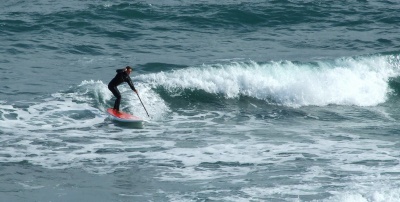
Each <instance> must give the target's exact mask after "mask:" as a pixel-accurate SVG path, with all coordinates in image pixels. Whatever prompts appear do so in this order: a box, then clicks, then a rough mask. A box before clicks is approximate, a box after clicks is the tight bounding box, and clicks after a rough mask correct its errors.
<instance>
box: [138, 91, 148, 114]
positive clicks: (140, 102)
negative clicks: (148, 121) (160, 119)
mask: <svg viewBox="0 0 400 202" xmlns="http://www.w3.org/2000/svg"><path fill="white" fill-rule="evenodd" d="M136 95H137V97H138V98H139V100H140V103H142V106H143V108H144V110H145V111H146V114H147V116H148V117H150V116H149V113H148V112H147V109H146V107H144V104H143V102H142V99H140V96H139V93H137V92H136Z"/></svg>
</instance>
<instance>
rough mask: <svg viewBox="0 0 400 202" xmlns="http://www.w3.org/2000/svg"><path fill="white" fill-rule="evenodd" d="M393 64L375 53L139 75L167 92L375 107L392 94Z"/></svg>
mask: <svg viewBox="0 0 400 202" xmlns="http://www.w3.org/2000/svg"><path fill="white" fill-rule="evenodd" d="M397 68H398V66H393V62H391V61H390V60H389V59H388V58H387V57H383V56H375V57H367V58H357V59H353V58H343V59H338V60H336V61H331V62H323V61H320V62H318V63H317V64H308V63H304V64H297V63H293V62H289V61H282V62H270V63H266V64H259V63H256V62H247V63H244V62H233V63H229V64H217V65H204V66H202V67H193V68H186V69H180V70H176V71H171V72H160V73H155V74H149V75H141V76H139V77H138V78H139V79H141V80H143V81H145V82H148V83H151V84H152V85H153V86H162V87H164V88H166V89H167V90H169V91H170V92H171V93H176V92H177V91H180V90H184V89H189V90H204V91H206V92H208V93H212V94H222V95H224V96H225V97H227V98H237V97H238V96H240V95H246V96H250V97H254V98H258V99H262V100H266V101H269V102H273V103H277V104H282V105H287V106H295V107H296V106H306V105H317V106H324V105H328V104H338V105H358V106H374V105H377V104H380V103H383V102H385V101H386V99H387V96H388V94H389V93H390V92H391V90H390V89H389V85H388V80H389V78H390V77H393V76H396V75H398V72H397Z"/></svg>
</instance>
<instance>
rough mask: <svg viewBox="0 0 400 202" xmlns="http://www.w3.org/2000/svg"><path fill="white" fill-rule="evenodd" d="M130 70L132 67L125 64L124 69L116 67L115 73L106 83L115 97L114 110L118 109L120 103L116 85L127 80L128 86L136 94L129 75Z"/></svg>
mask: <svg viewBox="0 0 400 202" xmlns="http://www.w3.org/2000/svg"><path fill="white" fill-rule="evenodd" d="M131 72H132V67H130V66H126V67H125V68H124V69H117V75H115V77H114V78H113V79H112V80H111V81H110V83H109V84H108V89H109V90H110V91H111V92H112V93H113V94H114V96H115V97H116V98H117V99H116V100H115V103H114V110H117V111H119V105H120V103H121V98H122V97H121V93H120V92H119V90H118V88H117V86H119V85H120V84H122V83H123V82H127V83H128V85H129V87H131V89H132V90H133V91H134V92H135V93H136V94H137V93H138V92H137V91H136V89H135V86H134V85H133V83H132V80H131V77H129V74H131Z"/></svg>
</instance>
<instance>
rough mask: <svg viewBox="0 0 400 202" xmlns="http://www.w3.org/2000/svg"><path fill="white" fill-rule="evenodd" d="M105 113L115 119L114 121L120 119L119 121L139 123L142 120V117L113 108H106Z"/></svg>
mask: <svg viewBox="0 0 400 202" xmlns="http://www.w3.org/2000/svg"><path fill="white" fill-rule="evenodd" d="M107 113H108V114H109V115H110V117H111V118H112V119H113V120H116V121H121V122H125V123H141V122H143V119H141V118H139V117H137V116H134V115H132V114H128V113H125V112H121V111H117V110H114V109H113V108H108V109H107Z"/></svg>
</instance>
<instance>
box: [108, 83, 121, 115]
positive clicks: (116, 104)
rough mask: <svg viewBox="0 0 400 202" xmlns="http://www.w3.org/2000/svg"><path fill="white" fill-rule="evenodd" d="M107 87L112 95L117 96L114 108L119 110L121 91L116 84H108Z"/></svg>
mask: <svg viewBox="0 0 400 202" xmlns="http://www.w3.org/2000/svg"><path fill="white" fill-rule="evenodd" d="M108 89H109V90H110V91H111V92H112V93H113V95H114V96H115V97H116V98H117V99H116V100H115V103H114V109H115V110H117V111H119V104H120V103H121V93H120V92H119V90H118V88H117V86H111V85H108Z"/></svg>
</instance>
